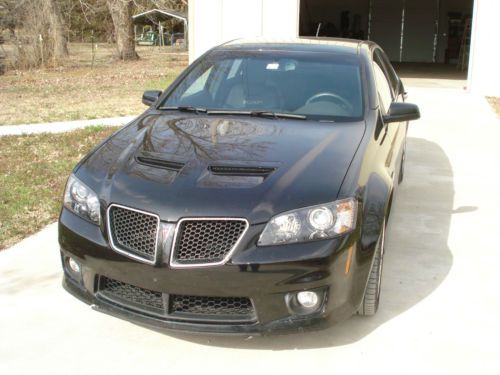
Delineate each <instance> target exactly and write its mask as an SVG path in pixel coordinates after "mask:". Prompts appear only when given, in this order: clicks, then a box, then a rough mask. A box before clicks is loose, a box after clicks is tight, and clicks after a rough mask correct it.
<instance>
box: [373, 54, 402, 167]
mask: <svg viewBox="0 0 500 375" xmlns="http://www.w3.org/2000/svg"><path fill="white" fill-rule="evenodd" d="M377 54H378V55H379V56H380V59H381V61H382V63H383V64H384V67H385V72H386V77H387V78H388V80H389V83H390V85H391V89H392V93H393V98H394V101H396V102H404V101H405V100H406V92H405V89H404V86H403V82H402V81H401V79H400V78H399V76H398V75H397V73H396V71H395V70H394V68H393V67H392V64H391V63H390V61H389V59H388V58H387V55H386V54H385V53H384V52H383V51H382V50H380V49H379V50H378V51H377ZM408 124H409V123H408V122H395V123H391V124H389V132H390V133H391V137H393V139H394V149H395V155H396V160H395V163H396V165H397V166H396V168H397V169H396V171H399V168H400V163H401V155H402V153H403V152H404V149H405V148H406V135H407V133H408Z"/></svg>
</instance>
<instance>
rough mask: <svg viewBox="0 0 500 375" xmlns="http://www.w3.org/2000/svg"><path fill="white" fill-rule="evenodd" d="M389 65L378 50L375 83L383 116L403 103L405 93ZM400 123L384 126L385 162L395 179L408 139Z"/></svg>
mask: <svg viewBox="0 0 500 375" xmlns="http://www.w3.org/2000/svg"><path fill="white" fill-rule="evenodd" d="M387 64H388V59H387V57H386V56H385V55H384V53H383V51H382V50H381V49H376V50H375V51H374V53H373V70H374V74H375V83H376V85H377V91H378V94H379V103H380V112H381V114H382V116H384V115H387V114H388V113H389V108H390V106H391V104H392V103H393V102H395V101H403V100H404V93H403V92H401V91H402V90H401V89H400V87H401V86H400V84H399V78H398V77H397V75H396V73H395V72H394V70H393V69H392V66H390V63H389V65H387ZM401 125H402V124H400V123H397V122H396V123H390V124H383V130H382V131H383V132H385V135H386V137H387V139H388V142H389V148H388V151H387V156H386V159H385V161H384V163H385V166H386V168H387V169H388V171H389V173H390V175H391V177H393V178H395V177H396V173H395V171H397V170H398V169H397V168H399V156H400V152H401V147H402V145H403V142H404V139H405V137H406V128H405V127H404V126H401Z"/></svg>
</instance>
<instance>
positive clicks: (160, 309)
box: [97, 276, 256, 323]
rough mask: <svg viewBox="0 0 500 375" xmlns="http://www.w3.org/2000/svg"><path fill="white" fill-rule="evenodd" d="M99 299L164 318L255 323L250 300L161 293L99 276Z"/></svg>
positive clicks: (245, 298)
mask: <svg viewBox="0 0 500 375" xmlns="http://www.w3.org/2000/svg"><path fill="white" fill-rule="evenodd" d="M97 297H98V298H102V299H105V300H107V301H110V302H112V303H114V304H117V305H119V306H121V307H124V308H127V309H129V310H134V311H137V312H139V313H143V314H146V315H154V316H157V317H158V316H159V317H162V318H164V319H179V320H186V321H193V322H196V321H200V322H209V321H213V322H235V323H236V322H238V323H243V322H254V321H256V314H255V309H254V307H253V304H252V301H251V300H250V299H249V298H247V297H209V296H189V295H176V294H171V295H169V294H166V293H160V292H156V291H153V290H149V289H144V288H141V287H138V286H135V285H131V284H127V283H124V282H122V281H118V280H114V279H110V278H107V277H104V276H100V277H99V279H98V286H97Z"/></svg>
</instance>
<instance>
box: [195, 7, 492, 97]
mask: <svg viewBox="0 0 500 375" xmlns="http://www.w3.org/2000/svg"><path fill="white" fill-rule="evenodd" d="M445 1H446V0H445ZM464 1H465V0H464ZM299 3H300V1H299V0H190V2H189V4H190V6H189V46H190V48H189V58H190V61H193V60H194V59H195V58H197V57H198V56H200V55H201V54H203V53H204V52H205V51H207V50H208V49H210V48H212V47H214V46H216V45H219V44H221V43H224V42H227V41H229V40H232V39H236V38H251V37H255V36H264V37H270V38H280V37H284V38H287V37H295V36H297V35H298V27H299V5H300V4H299ZM499 15H500V0H475V4H474V21H473V25H472V28H473V29H472V45H471V63H470V67H469V85H468V87H469V89H470V90H471V91H472V92H473V93H475V94H479V95H488V96H498V97H500V74H499V73H498V70H499V69H498V68H499V67H500V32H499V28H500V23H499V21H498V17H499ZM441 53H442V52H441ZM439 60H440V59H439V54H438V61H439Z"/></svg>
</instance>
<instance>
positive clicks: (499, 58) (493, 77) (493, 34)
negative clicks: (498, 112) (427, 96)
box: [469, 0, 500, 97]
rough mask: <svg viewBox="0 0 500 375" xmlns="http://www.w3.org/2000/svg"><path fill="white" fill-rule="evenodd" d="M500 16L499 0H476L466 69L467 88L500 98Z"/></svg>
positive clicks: (477, 92)
mask: <svg viewBox="0 0 500 375" xmlns="http://www.w3.org/2000/svg"><path fill="white" fill-rule="evenodd" d="M499 15H500V1H499V0H476V4H475V7H474V21H473V24H472V46H471V64H470V68H469V88H470V89H471V91H472V92H473V93H474V94H480V95H486V96H497V97H500V72H499V70H500V32H499V31H498V27H499V21H498V17H499Z"/></svg>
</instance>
